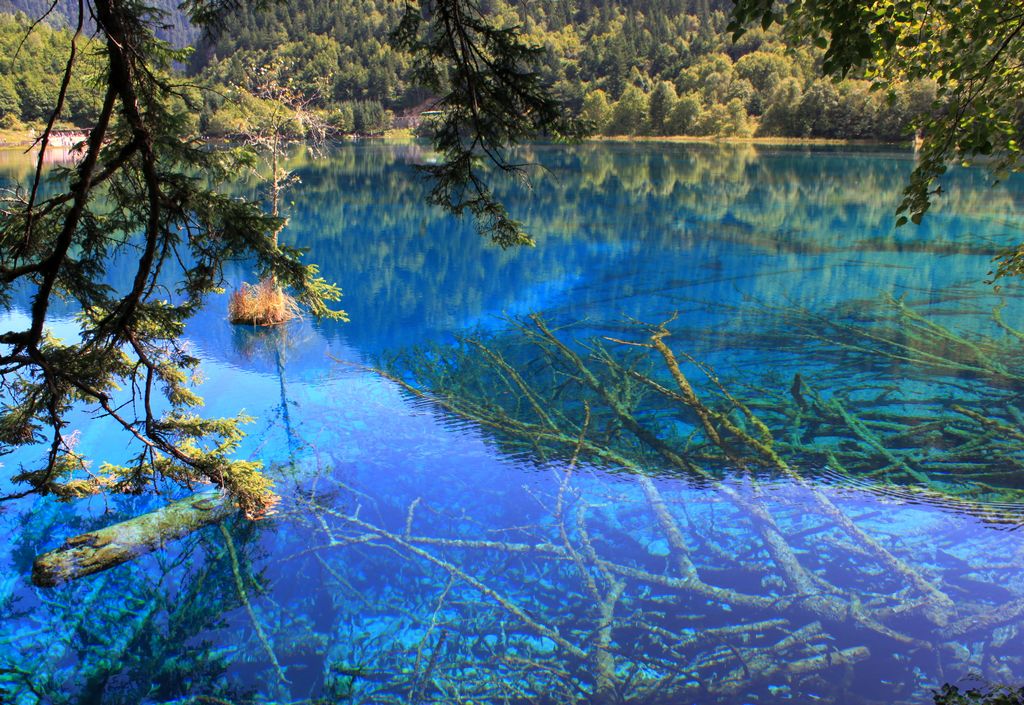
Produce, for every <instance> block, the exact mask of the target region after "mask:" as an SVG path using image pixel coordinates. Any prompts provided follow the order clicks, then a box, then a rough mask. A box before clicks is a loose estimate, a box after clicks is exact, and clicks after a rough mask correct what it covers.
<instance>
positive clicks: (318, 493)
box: [0, 145, 1024, 705]
mask: <svg viewBox="0 0 1024 705" xmlns="http://www.w3.org/2000/svg"><path fill="white" fill-rule="evenodd" d="M524 157H526V158H527V159H528V160H533V161H537V162H539V163H541V164H543V165H544V166H546V167H548V168H549V169H550V170H551V174H552V176H550V177H544V178H543V179H542V180H541V181H540V182H539V183H538V184H537V186H536V188H535V189H534V190H533V191H532V192H531V193H525V192H521V191H514V190H510V191H509V192H508V193H507V194H506V196H507V197H508V199H509V201H510V204H511V208H512V209H513V212H514V213H515V214H516V215H517V217H519V218H521V219H523V220H524V221H525V222H526V223H527V224H528V226H529V227H530V228H531V229H532V230H533V232H534V234H535V235H536V237H537V240H538V247H537V248H533V249H529V250H519V251H511V252H502V251H498V250H494V249H491V248H488V247H487V246H486V245H485V244H484V243H482V242H480V241H479V239H478V238H477V237H476V235H475V234H474V233H473V231H472V229H471V226H470V225H469V224H466V223H459V222H457V221H452V220H450V219H448V218H446V217H444V216H442V215H441V214H439V213H437V212H435V211H433V210H431V209H429V208H427V207H425V206H424V205H423V197H424V192H425V186H424V184H422V182H420V181H418V180H417V178H416V177H415V175H414V174H413V172H412V169H411V164H412V163H415V162H416V161H417V160H420V159H422V158H423V157H422V154H420V153H418V152H417V151H416V149H415V148H414V147H402V148H394V147H389V146H386V145H359V146H343V147H340V148H339V150H338V151H337V152H336V153H335V154H333V155H332V156H331V157H330V158H329V159H327V160H324V161H305V160H304V159H305V158H304V157H302V156H301V155H297V156H296V167H297V168H298V169H299V172H300V175H301V178H302V181H303V188H302V189H301V190H300V191H297V192H296V194H295V195H296V203H295V205H294V208H293V212H292V217H291V222H290V226H289V228H290V229H289V231H288V232H289V237H292V238H294V240H295V241H296V242H302V243H303V244H308V245H310V246H311V250H312V251H311V254H310V256H311V258H312V259H313V260H314V261H317V262H319V263H320V264H321V265H322V269H323V271H324V273H325V275H326V276H327V277H328V278H330V279H333V280H336V281H338V282H339V283H340V284H341V285H342V286H343V288H344V289H345V291H346V292H347V297H346V300H345V301H344V308H345V309H346V310H347V311H348V312H349V314H350V316H351V318H352V323H351V324H346V325H344V326H341V325H323V326H321V325H319V324H316V323H313V322H309V321H301V322H298V323H296V324H295V325H292V326H290V327H288V328H286V329H282V330H275V331H271V330H262V329H260V330H252V329H240V328H231V327H230V326H228V325H227V323H226V322H225V320H224V309H225V306H226V304H225V303H224V302H223V301H216V300H215V301H211V302H210V305H209V306H208V307H207V309H206V310H204V311H203V312H202V313H201V314H200V315H199V316H198V317H197V319H196V320H195V322H194V323H193V324H192V325H191V326H190V328H189V332H188V335H189V337H190V339H191V340H192V341H193V343H194V344H195V346H196V348H197V350H198V351H199V352H200V354H201V355H202V356H203V358H204V359H205V360H206V365H205V368H204V369H205V371H206V374H207V380H206V381H205V382H204V384H203V385H202V387H201V389H200V391H201V392H202V393H203V394H204V396H205V397H206V399H207V404H208V411H209V413H210V414H222V413H233V412H235V411H237V410H238V408H239V407H243V406H244V407H245V408H246V410H247V411H248V412H249V413H252V414H254V415H255V416H257V418H258V420H257V422H256V423H254V424H253V425H252V427H251V436H250V438H249V440H248V441H247V444H246V446H245V448H244V452H245V453H246V454H248V455H249V456H250V457H253V458H256V459H262V460H263V461H265V462H266V463H268V465H269V466H270V467H271V471H272V472H273V473H274V475H275V477H276V478H277V483H278V487H279V490H280V491H281V493H282V494H283V495H284V501H283V502H282V505H281V507H280V510H279V512H278V514H277V515H276V516H274V517H272V518H270V519H268V520H266V521H263V522H259V523H256V524H252V523H243V522H228V523H227V524H226V525H225V526H223V527H221V526H211V527H208V528H207V529H204V530H203V531H201V532H198V533H196V534H193V535H192V536H190V537H189V538H187V539H185V540H183V541H181V542H178V543H177V544H175V545H174V546H170V547H168V548H167V549H166V550H164V551H162V552H159V553H156V554H153V555H150V556H147V557H144V558H142V559H140V560H138V561H136V562H135V563H133V564H131V565H124V566H120V567H118V568H115V569H113V570H111V571H108V572H106V573H103V574H99V575H96V576H93V577H90V578H88V579H85V580H83V581H80V582H77V583H73V584H69V585H65V586H62V587H59V588H56V589H54V590H52V591H36V590H33V589H31V588H29V587H28V585H27V579H26V578H27V575H28V572H29V569H30V568H29V566H30V563H31V560H32V557H33V556H34V555H36V554H38V553H39V552H41V551H43V550H46V549H48V548H51V547H53V546H56V545H58V544H59V543H60V542H61V541H62V540H63V539H64V538H65V537H67V536H69V535H71V534H75V533H80V532H82V531H87V530H89V529H92V528H95V527H97V526H100V525H106V524H110V523H112V522H113V521H115V520H117V519H120V518H123V517H126V516H131V515H135V514H138V513H140V512H142V511H145V510H146V509H147V508H150V507H152V506H154V504H155V503H158V502H159V501H160V500H152V499H145V498H120V499H114V500H111V501H110V504H109V505H106V504H104V503H103V502H101V501H99V500H93V501H87V502H84V503H80V504H77V505H70V506H69V505H57V504H55V503H53V502H52V501H50V500H49V499H47V498H37V499H33V500H27V501H23V502H21V503H20V504H13V505H8V506H7V507H0V531H2V532H3V534H2V535H5V536H8V537H9V538H8V539H7V541H6V542H5V543H4V544H3V545H4V551H3V552H2V553H0V566H2V567H3V572H2V573H0V575H3V577H2V578H0V618H2V619H3V624H4V630H3V632H0V694H2V698H3V699H5V700H4V701H5V702H6V701H10V702H14V703H18V705H21V703H33V704H34V703H39V702H45V703H50V702H53V703H140V702H145V703H170V702H176V703H221V704H223V703H237V704H239V705H241V704H242V703H256V702H261V703H267V702H274V703H313V702H339V701H345V702H353V703H366V704H370V703H374V704H376V703H395V704H397V703H403V704H406V705H413V704H418V703H470V702H472V703H495V704H497V703H576V702H578V703H626V702H628V703H642V704H645V705H646V704H650V705H661V704H665V705H668V704H669V703H672V704H675V703H690V702H700V703H735V704H739V703H806V702H830V703H864V704H865V705H867V704H873V703H889V704H901V703H907V704H912V703H914V704H916V703H929V702H932V700H933V692H932V691H936V690H939V689H940V687H941V686H942V684H943V683H952V684H954V685H955V686H956V688H957V689H956V690H954V689H953V687H952V686H951V687H950V688H947V689H945V690H943V691H941V692H940V693H939V694H938V695H937V696H935V697H936V698H938V700H937V702H940V703H941V704H942V705H961V704H962V703H964V704H965V703H966V702H984V703H987V704H988V705H997V704H999V705H1002V704H1003V703H1011V702H1018V701H1015V700H1010V699H1004V700H1000V699H998V698H1001V697H1004V696H1005V697H1006V698H1012V697H1017V698H1018V700H1019V692H1017V691H992V692H990V691H988V690H987V689H986V688H981V689H978V690H977V692H975V693H973V694H972V693H971V692H970V686H969V685H965V684H963V683H962V682H961V680H960V679H962V678H964V677H966V676H968V675H970V674H979V675H980V676H981V677H983V678H984V679H985V681H986V682H989V683H993V684H997V683H1004V684H1009V685H1016V684H1020V683H1021V682H1022V681H1024V655H1022V653H1021V649H1020V643H1021V638H1022V632H1021V629H1022V627H1024V532H1021V531H1017V530H1013V529H1015V528H1016V527H1018V526H1019V525H1020V522H1021V516H1022V514H1021V506H1022V505H1021V502H1022V496H1021V490H1022V489H1024V483H1022V481H1021V480H1020V478H1021V473H1020V469H1021V468H1020V465H1021V463H1022V462H1024V453H1022V451H1021V450H1020V448H1021V447H1022V446H1021V442H1022V441H1024V412H1022V410H1021V403H1022V402H1021V400H1020V394H1021V389H1022V384H1021V382H1022V379H1024V368H1022V367H1021V363H1020V356H1019V354H1018V350H1019V344H1020V342H1021V340H1020V339H1021V327H1022V326H1021V324H1022V322H1024V309H1022V307H1021V303H1022V302H1021V300H1020V298H1019V296H1018V295H1016V294H1015V292H1014V290H1013V288H1012V287H1008V288H1007V290H1005V291H1004V292H1001V293H1000V294H999V295H996V294H994V293H993V292H992V290H991V288H989V287H987V286H985V285H984V284H982V283H981V280H982V279H983V278H984V276H985V272H987V271H988V265H989V262H988V260H989V257H990V256H991V255H992V254H993V253H994V252H995V250H996V249H998V248H999V247H1002V246H1006V245H1010V244H1013V243H1014V242H1016V241H1017V240H1019V239H1021V238H1022V228H1021V224H1022V221H1021V208H1020V206H1019V201H1020V198H1021V194H1022V193H1024V189H1022V188H1021V185H1020V184H1019V183H1018V182H1017V181H1016V180H1010V181H1009V182H1007V183H1005V184H1003V185H1001V186H999V187H998V188H996V189H989V188H988V184H987V180H986V178H985V177H984V175H983V174H982V173H980V172H975V171H971V170H960V171H957V172H956V173H954V174H953V177H952V182H951V184H950V185H949V188H948V189H947V191H948V198H946V197H944V199H943V200H942V201H941V202H940V203H939V205H938V206H937V208H936V211H935V213H934V214H932V213H930V214H929V218H928V219H926V221H925V225H924V226H922V227H921V228H917V229H910V228H906V229H901V230H895V229H893V228H892V227H891V223H892V209H893V207H894V206H895V201H896V200H897V199H898V195H899V192H900V188H901V185H902V183H903V180H904V179H905V178H906V175H907V174H908V173H909V170H910V168H911V162H910V160H909V158H908V156H907V155H903V154H891V153H877V152H845V151H835V150H821V151H809V152H808V151H805V150H792V149H767V150H759V149H756V148H752V147H749V146H742V147H736V148H733V147H710V146H709V147H704V146H693V147H690V146H687V147H683V146H678V145H670V146H631V145H614V146H602V145H585V146H581V147H576V148H571V149H570V148H562V147H536V148H534V149H533V150H531V153H530V154H527V155H524ZM14 176H16V175H13V174H12V175H11V176H9V178H13V177H14ZM239 188H240V189H242V188H249V187H248V186H245V185H240V187H239ZM229 275H230V277H231V279H232V280H233V281H240V280H242V279H244V278H246V277H247V276H248V273H247V272H246V270H245V267H244V264H243V263H238V264H235V265H232V268H231V269H230V270H229ZM112 276H113V280H112V282H111V283H112V284H113V285H115V286H117V285H120V284H124V282H119V281H118V280H117V278H118V277H121V276H124V277H127V276H129V274H128V273H126V272H115V273H114V274H113V275H112ZM126 281H127V280H126ZM24 305H25V301H24V300H21V299H19V298H18V296H17V295H15V296H14V308H15V311H14V313H13V314H12V315H17V314H18V310H19V308H23V307H24ZM534 311H537V312H542V314H543V316H542V317H540V318H536V319H533V318H530V317H529V316H528V315H527V314H529V313H531V312H534ZM70 312H71V310H70V309H67V311H66V313H70ZM503 313H505V314H510V317H506V318H503V317H501V314H503ZM662 322H664V328H661V327H660V325H661V324H662ZM663 333H664V334H663ZM371 364H377V365H380V366H383V367H385V368H386V371H387V375H388V376H390V379H388V378H387V377H385V376H381V375H379V374H376V373H373V372H371V371H370V370H368V369H367V366H368V365H371ZM80 423H81V441H80V442H81V447H82V449H83V452H86V453H87V454H88V455H89V456H90V457H95V458H96V459H97V461H99V460H101V459H110V460H116V459H117V457H118V454H119V453H122V452H123V448H122V445H123V444H122V443H121V442H120V441H118V440H115V439H114V438H113V437H112V436H110V435H109V434H108V433H106V431H105V429H103V428H102V427H101V426H100V425H98V424H93V423H90V422H89V420H88V419H84V418H83V419H81V420H80ZM14 460H17V459H14ZM961 698H968V700H962V699H961Z"/></svg>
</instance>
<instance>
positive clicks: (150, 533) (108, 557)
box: [32, 490, 237, 587]
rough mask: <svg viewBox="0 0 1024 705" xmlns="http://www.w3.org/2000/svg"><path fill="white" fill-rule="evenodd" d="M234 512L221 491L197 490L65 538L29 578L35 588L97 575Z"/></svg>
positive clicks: (36, 566) (33, 570)
mask: <svg viewBox="0 0 1024 705" xmlns="http://www.w3.org/2000/svg"><path fill="white" fill-rule="evenodd" d="M236 511H237V507H236V506H235V504H234V503H233V502H232V501H231V500H230V499H229V498H228V497H227V496H226V495H222V494H221V493H220V492H219V491H216V490H211V491H209V492H200V493H199V494H195V495H193V496H191V497H189V498H187V499H183V500H181V501H179V502H174V503H173V504H169V505H167V506H166V507H161V508H160V509H157V510H156V511H154V512H149V513H148V514H143V515H142V516H138V517H135V518H134V519H129V520H128V521H123V522H121V523H119V524H114V525H113V526H108V527H105V528H103V529H98V530H97V531H90V532H89V533H86V534H80V535H79V536H74V537H72V538H69V539H67V540H66V541H64V545H63V546H61V547H60V548H58V549H56V550H53V551H50V552H49V553H44V554H43V555H41V556H39V557H38V558H36V560H35V563H34V564H33V566H32V582H33V584H35V585H37V586H39V587H54V586H56V585H60V584H62V583H66V582H68V581H69V580H76V579H78V578H81V577H84V576H86V575H92V574H93V573H99V572H100V571H104V570H107V569H108V568H113V567H114V566H117V565H121V564H122V563H125V562H127V561H130V560H132V559H133V558H136V557H138V556H141V555H145V554H146V553H150V552H151V551H155V550H157V549H159V548H162V547H163V546H164V544H166V543H167V542H168V541H174V540H175V539H179V538H181V537H183V536H187V535H188V534H190V533H192V532H193V531H196V530H198V529H201V528H203V527H204V526H207V525H209V524H212V523H214V522H217V521H220V520H221V519H224V518H226V517H228V516H230V515H231V514H233V513H234V512H236Z"/></svg>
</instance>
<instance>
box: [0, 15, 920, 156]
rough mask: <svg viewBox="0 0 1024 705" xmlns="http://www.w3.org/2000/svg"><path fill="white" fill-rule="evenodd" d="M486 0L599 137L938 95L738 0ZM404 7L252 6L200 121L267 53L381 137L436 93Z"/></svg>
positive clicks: (84, 114)
mask: <svg viewBox="0 0 1024 705" xmlns="http://www.w3.org/2000/svg"><path fill="white" fill-rule="evenodd" d="M0 2H3V3H4V4H0V8H3V7H6V6H11V7H20V9H23V10H25V11H26V12H27V11H35V12H38V11H39V8H38V7H35V6H36V5H39V2H38V0H0ZM61 2H66V0H61ZM164 4H166V3H164ZM482 4H483V5H484V6H485V7H486V9H487V10H488V11H489V12H491V13H493V14H494V15H495V16H497V17H499V18H501V21H502V22H503V23H505V24H506V25H508V26H520V27H521V28H522V29H523V31H524V33H525V34H526V36H527V37H528V38H529V40H530V41H531V42H533V43H535V44H537V45H540V46H542V47H544V49H545V51H546V56H547V57H548V58H547V61H546V62H545V65H544V67H543V71H544V77H545V79H546V80H547V81H549V82H550V84H551V85H553V86H554V89H555V93H556V95H557V96H558V97H559V98H560V99H561V100H563V101H564V102H565V103H567V104H568V105H569V106H570V107H571V108H572V109H573V110H574V111H575V112H576V113H577V114H579V115H582V116H583V117H585V118H587V119H588V120H590V121H591V123H592V125H593V127H594V130H595V132H597V133H599V134H604V135H693V136H725V137H728V136H750V135H758V136H778V137H796V138H801V137H818V138H836V139H880V140H899V139H905V138H907V137H908V136H909V134H910V132H911V130H912V124H913V121H914V117H915V116H916V115H920V114H922V113H925V112H927V111H929V110H930V109H931V108H932V104H933V101H934V96H935V89H934V86H932V85H929V84H928V83H914V84H907V85H905V86H900V87H899V89H898V90H897V91H896V92H895V93H894V94H887V93H882V92H873V91H871V90H870V83H869V82H868V81H864V80H856V79H846V80H843V81H840V82H833V81H831V80H828V79H823V78H821V56H822V50H821V49H819V48H818V47H816V46H814V45H812V44H808V45H806V46H792V45H788V44H787V42H786V41H785V40H784V38H783V35H782V34H781V33H780V32H779V31H778V30H777V29H776V28H772V29H770V30H768V31H763V30H756V31H750V32H748V33H747V34H745V35H744V36H743V37H742V38H741V40H740V41H739V42H738V43H734V42H733V41H732V38H731V35H729V33H728V32H727V31H726V27H727V24H728V12H729V10H730V8H731V6H732V3H731V2H730V1H729V0H633V1H631V2H629V3H627V2H626V1H625V0H556V1H553V2H547V3H513V2H510V1H509V0H483V2H482ZM30 6H31V7H30ZM59 9H60V7H59V3H58V11H59ZM400 11H401V7H400V4H396V3H393V2H390V0H330V1H327V2H318V1H314V0H293V1H292V2H287V3H275V4H272V5H271V6H270V7H269V8H268V9H266V10H263V11H257V10H256V9H254V8H252V7H250V6H249V4H243V6H242V7H240V8H239V9H238V11H237V12H234V13H231V15H230V16H228V17H225V18H224V25H223V27H222V28H221V29H220V30H219V31H218V32H217V33H216V35H213V36H206V37H198V46H197V47H196V51H195V53H194V54H193V55H192V57H191V59H190V63H189V65H188V67H187V71H188V72H189V73H190V74H192V75H193V76H194V77H196V78H198V79H200V82H203V83H206V84H207V85H209V86H211V87H213V88H214V90H212V91H209V92H208V93H207V98H206V100H205V106H204V109H203V111H202V114H201V115H199V116H198V117H199V120H200V126H201V128H202V129H203V130H204V131H205V132H207V133H208V134H214V135H230V134H232V133H233V132H234V131H237V129H238V128H239V127H240V122H239V121H241V120H244V119H245V111H246V110H248V109H251V108H253V103H254V101H256V99H255V98H254V97H253V96H252V94H251V89H252V86H251V85H250V82H251V80H252V77H253V76H254V72H255V71H256V70H257V69H258V68H259V67H261V66H265V65H267V64H269V63H270V62H284V63H285V64H286V65H288V66H289V67H290V76H291V80H292V82H293V85H294V86H296V87H297V88H298V89H299V90H300V91H302V92H303V93H304V95H305V96H306V98H307V100H308V101H309V105H310V106H311V107H312V108H315V109H317V110H319V111H321V112H322V115H323V119H324V122H326V123H327V124H328V126H329V127H330V128H331V129H332V131H334V132H336V133H359V134H375V133H379V132H382V131H384V130H385V129H387V128H388V127H389V126H390V125H391V124H392V117H393V115H395V114H402V113H408V112H415V111H417V110H419V109H422V108H423V107H424V106H425V105H429V100H430V97H431V96H429V95H428V94H426V93H425V92H424V91H423V90H422V89H421V88H417V87H416V86H415V85H414V83H413V82H412V80H411V74H412V68H413V67H412V63H411V60H410V58H409V56H408V54H406V53H405V52H403V51H401V50H399V49H397V48H395V47H394V46H393V45H392V44H391V42H390V41H389V38H388V31H389V30H390V28H393V27H394V26H395V23H396V22H397V17H398V14H399V13H400ZM54 14H55V16H58V17H59V15H57V14H56V12H55V13H54ZM26 22H27V20H26V18H25V17H22V18H20V19H16V18H14V17H12V16H4V17H3V18H2V19H0V42H2V43H3V48H4V54H5V55H6V56H9V57H10V56H13V55H14V54H13V51H14V48H15V47H16V45H17V42H18V41H20V38H21V36H22V35H23V34H24V30H25V27H26ZM55 25H56V26H57V27H59V26H60V21H59V20H57V21H56V22H55ZM167 25H168V30H167V33H168V36H169V41H171V42H172V43H173V42H174V41H179V42H180V41H183V40H185V39H188V38H190V37H191V38H196V35H195V34H194V33H192V34H190V33H189V31H188V28H187V27H181V26H180V25H181V22H180V18H179V16H178V15H177V14H175V13H174V12H171V13H170V14H169V15H168V19H167ZM64 41H66V39H65V40H64ZM60 42H61V30H60V29H54V28H52V27H40V28H37V30H36V31H35V32H34V36H33V38H32V39H31V41H30V42H29V46H27V47H26V48H23V49H22V51H21V52H20V53H19V56H18V60H17V61H16V62H14V64H13V66H11V67H4V68H3V72H2V73H0V121H3V124H7V125H13V124H15V123H16V122H18V121H26V122H31V121H36V120H39V119H41V117H42V110H44V109H45V107H46V106H47V105H50V104H51V102H49V100H48V99H50V98H52V96H50V93H53V92H54V91H55V90H56V84H55V79H54V76H56V75H57V72H58V71H59V70H60V67H61V65H62V61H63V54H62V51H61V50H60V46H62V45H61V44H60ZM73 93H74V95H75V96H76V101H77V102H75V103H74V104H73V105H71V106H70V107H71V109H70V111H69V112H68V114H69V115H70V116H71V118H72V120H73V121H74V122H76V123H79V124H82V125H85V124H88V123H89V119H90V115H91V114H94V112H95V97H94V96H91V95H90V94H89V91H88V90H86V89H84V88H80V89H78V90H76V91H74V92H73Z"/></svg>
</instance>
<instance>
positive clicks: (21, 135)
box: [0, 128, 912, 150]
mask: <svg viewBox="0 0 1024 705" xmlns="http://www.w3.org/2000/svg"><path fill="white" fill-rule="evenodd" d="M37 136H38V132H37V131H35V130H28V129H26V130H0V149H4V150H9V149H24V148H27V147H28V148H31V147H32V143H33V142H34V141H35V140H36V137H37ZM210 139H214V138H210ZM345 139H352V138H351V137H346V138H345ZM355 139H383V140H388V141H398V142H407V141H411V140H414V139H415V137H414V136H413V134H412V131H411V130H409V129H405V128H402V129H395V130H388V131H387V132H386V133H385V134H383V135H374V136H369V137H356V138H355ZM581 142H582V143H584V144H588V143H602V142H609V143H633V142H650V143H665V144H752V145H790V146H809V147H814V146H831V147H843V146H857V145H867V146H871V145H875V146H886V147H902V146H906V147H907V148H911V147H912V143H911V140H909V139H908V140H906V141H898V142H887V141H884V140H860V139H856V140H855V139H834V138H828V137H716V136H707V137H696V136H692V135H597V136H593V137H585V138H583V140H581Z"/></svg>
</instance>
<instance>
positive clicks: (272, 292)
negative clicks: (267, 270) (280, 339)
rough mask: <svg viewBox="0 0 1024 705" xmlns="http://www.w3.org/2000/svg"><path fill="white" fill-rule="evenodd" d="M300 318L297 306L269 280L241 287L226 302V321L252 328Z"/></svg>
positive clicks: (293, 300)
mask: <svg viewBox="0 0 1024 705" xmlns="http://www.w3.org/2000/svg"><path fill="white" fill-rule="evenodd" d="M298 317H299V305H298V304H297V303H296V302H295V299H293V298H292V297H291V296H289V295H288V294H286V293H285V292H284V290H283V289H281V287H279V286H277V284H276V283H274V281H273V280H272V279H264V280H263V281H261V282H260V283H259V284H242V287H241V288H240V289H238V290H237V291H235V292H233V293H232V294H231V299H230V301H228V320H229V321H231V322H232V323H248V324H250V325H254V326H276V325H279V324H281V323H285V322H287V321H290V320H292V319H293V318H298Z"/></svg>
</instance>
